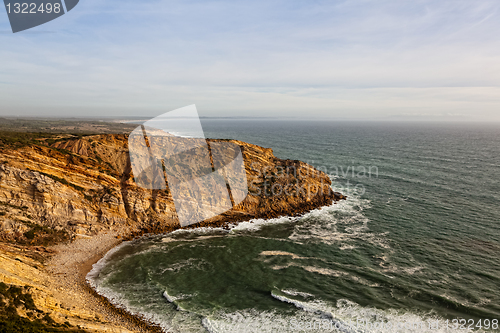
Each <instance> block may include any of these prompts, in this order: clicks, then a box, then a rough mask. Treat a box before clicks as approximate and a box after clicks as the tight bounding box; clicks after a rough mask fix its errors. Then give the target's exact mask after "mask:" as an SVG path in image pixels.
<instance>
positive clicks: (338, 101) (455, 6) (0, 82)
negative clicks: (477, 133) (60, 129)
mask: <svg viewBox="0 0 500 333" xmlns="http://www.w3.org/2000/svg"><path fill="white" fill-rule="evenodd" d="M499 33H500V2H499V1H497V0H491V1H489V0H484V1H483V0H477V1H460V0H452V1H448V0H440V1H419V0H412V1H406V0H395V1H384V0H378V1H321V0H307V1H295V0H288V1H271V0H267V1H239V0H232V1H223V0H220V1H207V0H205V1H191V0H188V1H186V0H183V1H159V0H154V1H152V0H141V1H129V0H120V1H117V0H105V1H103V0H80V3H79V4H78V6H77V7H75V9H73V10H72V11H71V12H69V13H68V14H66V15H64V16H62V17H61V18H59V19H56V20H54V21H52V22H49V23H47V24H44V25H42V26H39V27H36V28H33V29H30V30H27V31H25V32H20V33H17V34H12V32H11V31H10V26H9V23H8V19H7V14H6V12H5V11H4V10H3V9H2V10H1V11H0V45H1V46H0V103H1V104H0V115H21V116H28V115H38V116H45V115H51V116H77V117H79V116H104V115H106V116H143V115H144V116H155V115H158V114H161V113H164V112H167V111H170V110H173V109H175V108H179V107H182V106H185V105H190V104H196V105H197V107H198V110H199V113H200V114H201V115H203V116H259V117H262V116H264V117H265V116H272V117H299V118H300V117H306V118H317V119H321V118H349V119H422V120H424V119H425V120H428V119H435V120H443V119H444V120H495V121H499V120H500V38H498V35H499Z"/></svg>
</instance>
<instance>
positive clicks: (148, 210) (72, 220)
mask: <svg viewBox="0 0 500 333" xmlns="http://www.w3.org/2000/svg"><path fill="white" fill-rule="evenodd" d="M127 139H128V138H127V136H126V135H111V134H109V135H95V136H86V137H81V138H78V137H69V138H65V139H59V140H58V141H56V142H46V141H44V140H43V139H39V144H36V145H33V144H32V145H28V146H25V147H22V148H16V149H10V148H8V147H7V148H6V147H4V148H3V149H1V150H0V214H2V215H3V216H2V217H1V220H0V221H1V230H2V234H3V237H4V238H5V237H16V235H17V236H19V235H21V234H23V235H24V234H25V233H26V232H27V231H29V230H31V229H32V228H33V225H37V226H42V227H47V228H50V230H53V231H60V232H67V233H68V234H69V235H68V236H69V237H72V236H74V235H95V234H98V233H100V232H102V231H105V230H113V229H117V228H120V229H121V228H122V227H127V228H129V229H130V230H131V232H132V233H133V234H140V233H144V232H155V233H158V232H165V231H169V230H173V229H175V228H178V227H180V226H179V223H178V220H177V215H176V211H175V205H174V202H173V199H172V196H171V194H170V192H169V190H168V188H167V189H166V190H147V189H144V188H141V187H139V186H137V185H136V183H135V182H134V177H133V174H132V171H131V166H130V161H129V153H128V140H127ZM219 141H220V140H219ZM211 142H218V140H211ZM226 142H227V140H226ZM228 142H231V143H232V144H235V145H238V146H239V147H240V149H241V151H242V153H243V158H244V164H245V169H246V174H247V181H248V187H249V190H250V193H249V194H248V196H247V197H246V198H245V200H243V202H241V203H240V204H238V205H236V206H235V207H234V208H233V209H231V210H230V211H228V212H226V213H224V214H222V215H220V216H217V217H216V218H212V219H209V220H206V221H203V222H201V223H198V224H197V225H194V226H195V227H196V226H204V225H221V224H223V223H224V222H237V221H242V220H248V219H252V218H270V217H276V216H280V215H288V214H290V215H293V214H298V213H302V212H305V211H308V210H311V209H314V208H317V207H320V206H324V205H329V204H331V203H332V202H333V201H336V200H339V199H342V198H343V196H342V195H340V194H338V193H334V192H333V191H332V190H331V188H330V184H331V183H330V179H329V178H328V177H327V175H325V174H324V173H322V172H320V171H318V170H316V169H314V168H313V167H311V166H309V165H307V164H306V163H303V162H301V161H296V160H281V159H278V158H276V157H275V156H274V155H273V151H272V149H269V148H262V147H259V146H256V145H252V144H248V143H244V142H241V141H235V140H231V141H228ZM1 206H3V207H4V208H5V209H3V211H2V210H1V208H2V207H1ZM28 236H29V235H28ZM61 237H62V235H61ZM28 238H29V237H28Z"/></svg>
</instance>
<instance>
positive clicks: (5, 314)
mask: <svg viewBox="0 0 500 333" xmlns="http://www.w3.org/2000/svg"><path fill="white" fill-rule="evenodd" d="M18 308H21V309H24V311H25V312H26V314H27V315H28V316H29V318H25V317H21V316H19V314H18V312H17V309H18ZM0 332H1V333H11V332H12V333H45V332H84V331H83V330H80V329H76V328H74V327H72V326H70V325H69V324H68V323H65V324H57V323H56V322H54V320H53V319H52V318H50V316H49V315H48V314H45V315H44V314H43V311H40V310H38V309H37V307H36V306H35V302H34V301H33V298H32V297H31V294H30V293H29V288H28V287H24V288H22V287H17V286H9V285H7V284H5V283H3V282H0Z"/></svg>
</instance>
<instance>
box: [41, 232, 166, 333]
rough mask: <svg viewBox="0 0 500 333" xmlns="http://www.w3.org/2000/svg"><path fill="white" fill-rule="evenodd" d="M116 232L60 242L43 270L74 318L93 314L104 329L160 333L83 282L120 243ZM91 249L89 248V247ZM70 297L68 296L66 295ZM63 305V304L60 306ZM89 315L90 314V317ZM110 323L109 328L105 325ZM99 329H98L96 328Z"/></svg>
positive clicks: (81, 325) (157, 329) (159, 330)
mask: <svg viewBox="0 0 500 333" xmlns="http://www.w3.org/2000/svg"><path fill="white" fill-rule="evenodd" d="M117 236H119V232H116V231H115V232H112V231H109V232H107V233H105V234H100V235H96V236H93V237H90V238H87V237H85V238H77V239H75V240H73V241H72V242H71V243H67V244H59V245H55V246H53V247H52V248H51V249H52V250H54V251H57V253H55V254H54V255H52V256H51V257H49V258H48V260H47V264H46V271H47V272H48V273H49V274H50V275H51V278H52V283H51V285H52V288H51V289H52V291H54V297H55V299H56V300H57V301H60V302H61V305H62V307H70V308H71V310H72V311H73V313H75V314H76V317H77V318H78V317H80V318H81V317H82V313H83V315H87V316H86V317H94V318H95V321H97V322H99V323H101V324H104V326H106V327H105V328H104V327H101V328H100V329H103V330H104V331H111V332H154V333H160V332H163V331H162V330H161V329H160V328H159V327H158V326H155V325H154V324H152V323H149V322H147V321H146V320H144V319H143V318H141V317H139V316H135V315H133V314H131V313H129V312H127V311H126V310H124V309H121V308H119V307H116V306H114V305H113V304H112V303H111V302H110V301H109V300H108V299H107V298H105V297H104V296H101V295H99V294H98V293H97V292H96V291H95V290H94V289H93V288H92V287H91V286H90V285H89V284H88V282H87V281H86V276H87V274H88V273H89V272H90V271H91V270H92V267H93V265H94V264H95V263H97V262H98V261H99V260H100V259H101V258H103V257H104V256H105V255H106V253H107V252H108V251H110V250H111V249H113V248H114V247H116V246H118V245H119V244H121V243H122V242H123V240H122V239H121V237H120V238H117ZM91 248H93V250H92V251H88V249H91ZM68 296H69V297H68ZM63 304H64V305H63ZM89 315H90V316H89ZM79 326H80V327H82V328H83V329H87V330H89V331H92V330H95V328H94V327H92V326H93V325H86V323H85V322H82V323H80V324H79ZM108 326H109V327H108ZM98 330H99V329H98Z"/></svg>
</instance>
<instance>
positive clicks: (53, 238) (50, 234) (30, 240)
mask: <svg viewBox="0 0 500 333" xmlns="http://www.w3.org/2000/svg"><path fill="white" fill-rule="evenodd" d="M23 223H24V224H25V225H26V226H28V227H30V230H28V231H27V232H25V233H24V234H23V235H22V236H23V237H18V238H17V243H18V244H20V245H28V244H29V245H36V246H49V245H54V244H58V243H61V242H66V241H68V240H69V235H68V233H67V232H66V231H64V230H54V229H52V228H49V227H46V226H41V225H38V224H34V223H30V222H23Z"/></svg>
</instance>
